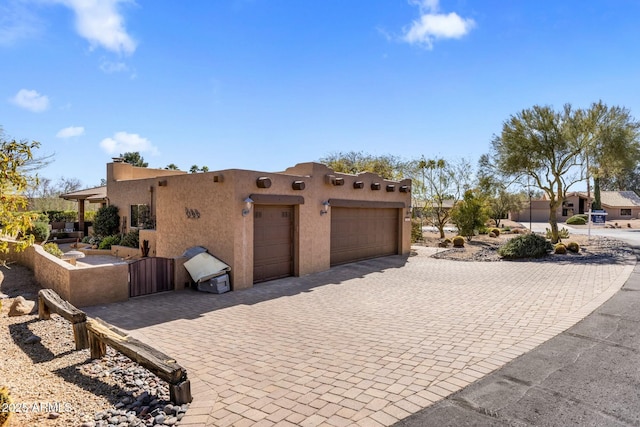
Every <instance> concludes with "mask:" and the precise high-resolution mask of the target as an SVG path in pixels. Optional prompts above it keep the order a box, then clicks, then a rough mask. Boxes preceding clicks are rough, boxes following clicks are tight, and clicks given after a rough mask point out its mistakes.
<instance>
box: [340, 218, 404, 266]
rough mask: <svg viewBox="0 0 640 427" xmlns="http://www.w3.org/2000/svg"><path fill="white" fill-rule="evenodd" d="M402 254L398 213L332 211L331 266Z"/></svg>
mask: <svg viewBox="0 0 640 427" xmlns="http://www.w3.org/2000/svg"><path fill="white" fill-rule="evenodd" d="M397 253H398V210H397V209H374V208H342V207H335V208H332V210H331V265H337V264H344V263H348V262H353V261H358V260H362V259H368V258H375V257H379V256H386V255H394V254H397Z"/></svg>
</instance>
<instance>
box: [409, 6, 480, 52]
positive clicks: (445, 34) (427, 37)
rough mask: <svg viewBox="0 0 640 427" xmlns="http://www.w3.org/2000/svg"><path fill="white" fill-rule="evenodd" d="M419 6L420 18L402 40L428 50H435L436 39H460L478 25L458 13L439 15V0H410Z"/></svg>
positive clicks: (413, 23)
mask: <svg viewBox="0 0 640 427" xmlns="http://www.w3.org/2000/svg"><path fill="white" fill-rule="evenodd" d="M409 3H410V4H413V5H415V6H418V8H419V9H420V18H419V19H417V20H415V21H413V22H412V23H411V25H410V26H409V27H408V28H405V29H404V35H403V36H402V40H403V41H405V42H407V43H410V44H417V45H420V46H422V47H424V48H426V49H432V48H433V42H434V40H436V39H459V38H461V37H463V36H465V35H466V34H468V33H469V31H471V29H472V28H473V27H475V25H476V23H475V21H474V20H473V19H465V18H461V17H460V16H459V15H458V14H457V13H455V12H451V13H447V14H445V13H438V10H439V2H438V0H409Z"/></svg>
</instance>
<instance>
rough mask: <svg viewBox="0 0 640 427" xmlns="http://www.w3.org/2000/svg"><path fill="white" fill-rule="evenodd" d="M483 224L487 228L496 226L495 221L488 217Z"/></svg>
mask: <svg viewBox="0 0 640 427" xmlns="http://www.w3.org/2000/svg"><path fill="white" fill-rule="evenodd" d="M485 226H486V227H487V228H491V227H495V226H496V222H495V220H493V219H490V220H489V221H487V222H485Z"/></svg>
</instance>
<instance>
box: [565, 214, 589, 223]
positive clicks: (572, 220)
mask: <svg viewBox="0 0 640 427" xmlns="http://www.w3.org/2000/svg"><path fill="white" fill-rule="evenodd" d="M586 223H587V216H586V215H574V216H572V217H571V218H569V219H567V224H569V225H585V224H586Z"/></svg>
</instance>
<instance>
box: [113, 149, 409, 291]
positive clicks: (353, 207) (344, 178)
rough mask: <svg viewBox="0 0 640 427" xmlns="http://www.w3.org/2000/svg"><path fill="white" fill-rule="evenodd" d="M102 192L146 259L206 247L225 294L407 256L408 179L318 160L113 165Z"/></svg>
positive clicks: (114, 163)
mask: <svg viewBox="0 0 640 427" xmlns="http://www.w3.org/2000/svg"><path fill="white" fill-rule="evenodd" d="M106 190H107V191H106V200H107V201H108V204H110V205H115V206H117V207H118V209H119V214H120V217H121V222H122V228H123V231H129V230H132V229H140V241H141V243H142V242H143V241H144V240H146V241H147V242H148V244H149V255H150V256H152V257H166V258H172V257H173V258H175V257H180V256H181V255H182V254H183V253H184V252H185V250H187V249H188V248H191V247H193V246H202V247H204V248H207V250H208V251H209V252H210V253H211V254H212V255H214V256H215V257H217V258H218V259H220V260H222V261H223V262H225V263H226V264H228V265H229V266H230V267H231V272H230V276H231V285H232V288H233V289H234V290H237V289H243V288H248V287H251V286H253V284H254V283H257V282H263V281H268V280H272V279H276V278H280V277H286V276H302V275H306V274H310V273H315V272H319V271H323V270H327V269H329V268H331V267H332V266H334V265H338V264H343V263H348V262H353V261H357V260H362V259H367V258H373V257H378V256H386V255H393V254H408V253H409V251H410V245H411V242H410V238H411V221H410V215H411V213H410V204H411V194H410V192H411V181H410V180H408V179H406V180H403V181H389V180H384V179H382V178H381V177H380V176H378V175H376V174H373V173H361V174H358V175H349V174H342V173H336V172H334V171H333V170H332V169H330V168H328V167H327V166H325V165H322V164H319V163H302V164H298V165H296V166H294V167H291V168H288V169H287V170H285V171H283V172H273V173H271V172H258V171H249V170H240V169H228V170H222V171H216V172H206V173H195V174H193V173H185V172H182V171H174V170H164V169H150V168H140V167H135V166H132V165H130V164H128V163H124V162H122V161H120V160H118V159H114V162H112V163H109V164H107V185H106ZM176 268H178V267H176ZM177 285H178V286H180V285H184V284H177Z"/></svg>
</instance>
